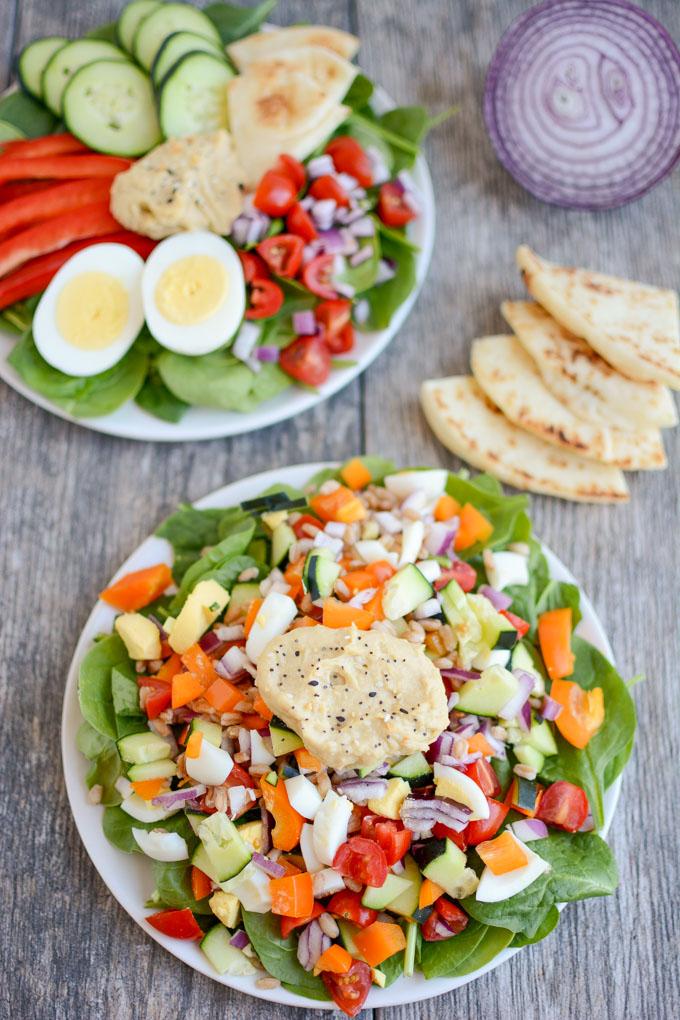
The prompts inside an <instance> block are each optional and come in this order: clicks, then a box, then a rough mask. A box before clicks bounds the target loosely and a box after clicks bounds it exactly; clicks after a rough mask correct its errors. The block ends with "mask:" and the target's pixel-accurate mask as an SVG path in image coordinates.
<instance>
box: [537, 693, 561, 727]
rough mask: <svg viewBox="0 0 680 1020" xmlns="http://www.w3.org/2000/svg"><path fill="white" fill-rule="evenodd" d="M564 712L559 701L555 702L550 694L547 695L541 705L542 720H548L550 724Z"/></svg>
mask: <svg viewBox="0 0 680 1020" xmlns="http://www.w3.org/2000/svg"><path fill="white" fill-rule="evenodd" d="M561 711H562V705H560V703H559V701H555V699H554V698H551V697H550V695H549V694H546V695H545V696H544V698H543V703H542V704H541V709H540V716H541V718H542V719H548V720H549V721H550V722H554V721H555V719H557V717H558V715H559V714H560V712H561Z"/></svg>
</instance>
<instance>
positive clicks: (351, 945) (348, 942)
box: [337, 917, 363, 960]
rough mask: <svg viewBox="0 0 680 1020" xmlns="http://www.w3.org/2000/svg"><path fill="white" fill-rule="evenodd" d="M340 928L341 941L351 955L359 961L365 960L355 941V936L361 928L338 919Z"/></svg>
mask: <svg viewBox="0 0 680 1020" xmlns="http://www.w3.org/2000/svg"><path fill="white" fill-rule="evenodd" d="M337 921H338V928H339V929H340V941H341V943H342V944H343V946H344V947H345V949H346V950H347V952H348V953H349V954H350V956H353V957H354V958H355V959H357V960H363V956H362V955H361V953H360V952H359V950H358V949H357V944H356V942H355V941H354V936H355V935H356V933H357V932H358V931H361V928H360V927H359V925H358V924H353V923H352V922H351V921H346V920H345V919H344V918H340V917H339V918H338V919H337Z"/></svg>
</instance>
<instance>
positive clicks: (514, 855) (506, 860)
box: [475, 830, 529, 875]
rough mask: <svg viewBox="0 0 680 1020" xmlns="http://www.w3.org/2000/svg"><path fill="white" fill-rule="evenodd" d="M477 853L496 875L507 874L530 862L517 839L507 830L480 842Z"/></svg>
mask: <svg viewBox="0 0 680 1020" xmlns="http://www.w3.org/2000/svg"><path fill="white" fill-rule="evenodd" d="M475 849H476V850H477V853H478V854H479V856H480V857H481V858H482V860H483V861H484V863H485V864H486V866H487V867H488V868H489V870H490V871H492V872H493V873H494V875H506V874H507V873H508V872H509V871H516V870H517V869H518V868H523V867H525V866H526V864H528V861H529V858H528V857H527V855H526V853H525V852H524V850H523V849H522V847H521V846H520V845H519V843H518V842H517V840H515V839H513V837H512V835H511V834H510V833H509V832H508V831H507V830H506V831H505V832H503V833H501V835H500V836H497V837H496V838H495V839H487V840H486V841H485V842H484V843H478V844H477V846H476V848H475Z"/></svg>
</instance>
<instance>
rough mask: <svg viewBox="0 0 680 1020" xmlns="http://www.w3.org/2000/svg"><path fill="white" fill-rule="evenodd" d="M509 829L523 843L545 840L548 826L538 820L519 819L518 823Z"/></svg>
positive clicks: (514, 823)
mask: <svg viewBox="0 0 680 1020" xmlns="http://www.w3.org/2000/svg"><path fill="white" fill-rule="evenodd" d="M510 828H511V829H512V831H513V832H514V834H515V836H517V839H521V840H522V842H523V843H531V842H532V841H533V840H536V839H545V837H546V836H547V835H548V826H547V825H546V824H545V822H542V821H541V820H540V818H521V819H520V820H519V821H518V822H513V823H512V825H511V826H510Z"/></svg>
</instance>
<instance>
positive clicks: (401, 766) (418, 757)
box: [387, 751, 432, 786]
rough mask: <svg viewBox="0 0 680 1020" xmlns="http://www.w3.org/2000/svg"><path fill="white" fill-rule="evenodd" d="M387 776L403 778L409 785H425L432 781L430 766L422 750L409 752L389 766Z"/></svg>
mask: <svg viewBox="0 0 680 1020" xmlns="http://www.w3.org/2000/svg"><path fill="white" fill-rule="evenodd" d="M387 774H388V776H397V777H398V778H399V779H405V780H406V782H407V783H410V784H411V786H425V785H426V784H427V783H431V782H432V766H431V765H430V763H429V762H428V760H427V758H426V757H425V755H424V754H423V752H422V751H416V752H415V753H414V754H409V756H408V758H402V759H401V761H398V762H395V764H394V765H392V766H391V767H390V770H389V772H388V773H387Z"/></svg>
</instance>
